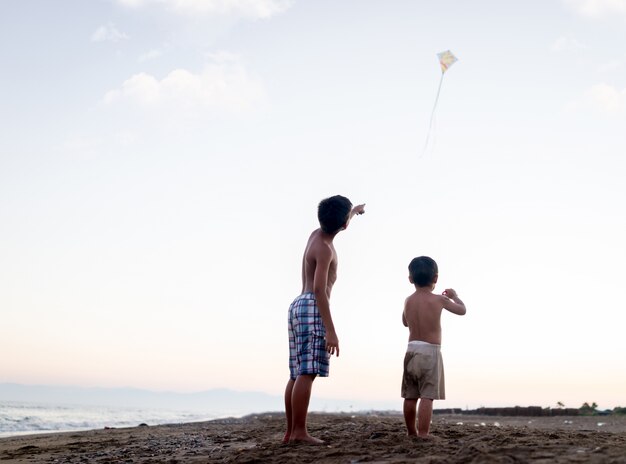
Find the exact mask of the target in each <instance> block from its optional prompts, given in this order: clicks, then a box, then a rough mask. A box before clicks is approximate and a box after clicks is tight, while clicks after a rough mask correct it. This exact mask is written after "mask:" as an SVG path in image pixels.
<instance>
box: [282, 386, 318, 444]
mask: <svg viewBox="0 0 626 464" xmlns="http://www.w3.org/2000/svg"><path fill="white" fill-rule="evenodd" d="M313 380H315V375H299V376H298V377H297V378H296V381H295V383H294V385H293V389H292V392H291V411H292V426H291V436H290V440H291V441H303V442H307V443H313V444H320V443H324V442H323V441H322V440H320V439H318V438H313V437H312V436H311V435H309V432H308V431H307V429H306V416H307V413H308V410H309V400H310V399H311V390H312V388H313Z"/></svg>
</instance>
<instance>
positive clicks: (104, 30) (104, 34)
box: [91, 23, 129, 42]
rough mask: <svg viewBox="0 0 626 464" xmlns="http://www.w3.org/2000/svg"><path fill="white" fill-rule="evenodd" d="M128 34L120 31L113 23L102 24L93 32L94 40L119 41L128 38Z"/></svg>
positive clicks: (92, 38)
mask: <svg viewBox="0 0 626 464" xmlns="http://www.w3.org/2000/svg"><path fill="white" fill-rule="evenodd" d="M128 38H129V37H128V35H126V34H125V33H123V32H120V31H119V30H118V29H117V28H116V27H115V25H114V24H113V23H109V24H107V25H105V26H100V27H99V28H98V29H96V30H95V31H94V33H93V34H91V41H92V42H119V41H120V40H126V39H128Z"/></svg>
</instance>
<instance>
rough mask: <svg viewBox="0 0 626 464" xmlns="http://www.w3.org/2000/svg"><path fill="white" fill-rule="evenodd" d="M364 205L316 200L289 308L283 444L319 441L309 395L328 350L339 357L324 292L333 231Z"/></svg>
mask: <svg viewBox="0 0 626 464" xmlns="http://www.w3.org/2000/svg"><path fill="white" fill-rule="evenodd" d="M364 212H365V205H358V206H355V207H354V208H353V207H352V203H351V202H350V200H348V199H347V198H346V197H342V196H341V195H336V196H334V197H330V198H326V199H325V200H322V201H321V202H320V204H319V206H318V209H317V218H318V220H319V223H320V228H319V229H316V230H314V231H313V233H312V234H311V236H310V237H309V241H308V242H307V245H306V248H305V250H304V256H303V258H302V291H301V292H300V296H298V297H297V298H296V299H295V300H294V301H293V303H291V306H290V307H289V321H288V328H289V374H290V375H289V382H287V388H285V413H286V415H287V432H286V433H285V438H284V439H283V443H287V442H289V441H301V442H307V443H314V444H319V443H323V442H322V440H319V439H317V438H314V437H312V436H311V435H309V433H308V431H307V427H306V419H307V412H308V408H309V400H310V398H311V389H312V386H313V380H315V377H316V376H320V377H328V371H329V361H330V356H331V355H332V354H336V355H337V356H339V338H338V337H337V332H336V331H335V326H334V324H333V318H332V316H331V314H330V304H329V299H330V292H331V290H332V288H333V284H334V283H335V280H337V253H336V252H335V247H334V245H333V239H334V238H335V236H336V235H337V234H338V233H339V232H340V231H342V230H344V229H345V228H346V227H348V224H349V222H350V219H352V217H353V216H354V215H355V214H363V213H364Z"/></svg>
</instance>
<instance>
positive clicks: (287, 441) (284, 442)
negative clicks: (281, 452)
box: [282, 432, 291, 445]
mask: <svg viewBox="0 0 626 464" xmlns="http://www.w3.org/2000/svg"><path fill="white" fill-rule="evenodd" d="M290 438H291V436H290V435H289V432H287V433H285V436H284V437H283V441H282V444H283V445H285V444H287V443H289V439H290Z"/></svg>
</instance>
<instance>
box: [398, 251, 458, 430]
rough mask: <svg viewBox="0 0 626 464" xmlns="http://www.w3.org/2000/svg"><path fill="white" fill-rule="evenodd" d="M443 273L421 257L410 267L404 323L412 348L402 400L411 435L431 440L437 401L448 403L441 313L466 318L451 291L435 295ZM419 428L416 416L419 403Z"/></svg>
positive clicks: (406, 360) (405, 363)
mask: <svg viewBox="0 0 626 464" xmlns="http://www.w3.org/2000/svg"><path fill="white" fill-rule="evenodd" d="M438 275H439V270H438V268H437V263H436V262H435V261H434V260H433V259H431V258H429V257H427V256H420V257H419V258H415V259H413V261H411V264H409V281H410V282H411V283H412V284H413V285H415V292H413V294H412V295H410V296H409V297H408V298H407V299H406V300H405V302H404V312H403V313H402V323H403V324H404V325H405V326H406V327H408V328H409V346H408V348H407V352H406V355H405V356H404V374H403V376H402V393H401V395H402V398H404V408H403V409H404V421H405V422H406V429H407V433H408V435H415V436H419V437H424V438H425V437H428V436H429V435H428V432H429V430H430V421H431V419H432V416H433V400H443V399H445V396H446V394H445V382H444V375H443V360H442V358H441V312H442V310H443V309H447V310H448V311H450V312H451V313H453V314H458V315H459V316H462V315H463V314H465V312H466V309H465V304H464V303H463V302H462V301H461V299H460V298H459V296H458V295H457V294H456V292H455V291H454V290H453V289H451V288H448V289H446V290H445V291H444V292H443V294H441V295H435V294H434V293H433V290H434V289H435V284H436V283H437V278H438ZM418 399H419V400H420V401H419V409H418V411H417V428H416V426H415V412H416V408H417V400H418Z"/></svg>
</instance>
